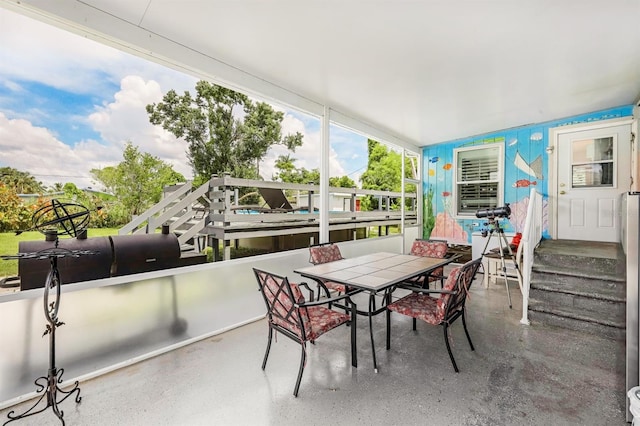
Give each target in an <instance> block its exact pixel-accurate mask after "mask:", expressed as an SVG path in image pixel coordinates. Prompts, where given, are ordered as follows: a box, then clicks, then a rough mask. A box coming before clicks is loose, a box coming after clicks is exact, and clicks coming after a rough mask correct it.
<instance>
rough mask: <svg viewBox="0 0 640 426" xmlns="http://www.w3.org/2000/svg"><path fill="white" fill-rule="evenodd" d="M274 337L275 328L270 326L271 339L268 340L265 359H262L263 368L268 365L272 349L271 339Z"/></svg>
mask: <svg viewBox="0 0 640 426" xmlns="http://www.w3.org/2000/svg"><path fill="white" fill-rule="evenodd" d="M272 337H273V328H271V326H269V340H268V341H267V350H266V352H265V353H264V360H263V361H262V369H263V370H264V368H265V367H266V366H267V358H269V350H270V349H271V339H272Z"/></svg>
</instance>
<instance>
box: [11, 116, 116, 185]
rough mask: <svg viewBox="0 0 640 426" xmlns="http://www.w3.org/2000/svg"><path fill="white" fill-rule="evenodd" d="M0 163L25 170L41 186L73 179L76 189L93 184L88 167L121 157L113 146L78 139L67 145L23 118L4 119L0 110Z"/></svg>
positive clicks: (97, 165)
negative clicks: (74, 142) (41, 184)
mask: <svg viewBox="0 0 640 426" xmlns="http://www.w3.org/2000/svg"><path fill="white" fill-rule="evenodd" d="M0 141H1V142H0V165H2V166H9V167H13V168H15V169H18V170H21V171H27V172H29V173H31V174H32V175H34V176H35V177H36V179H38V180H39V181H41V182H42V183H44V184H45V185H52V184H53V183H55V182H62V183H64V182H73V183H75V184H76V185H77V186H78V187H80V188H85V187H87V186H95V185H94V184H93V183H92V179H91V176H90V174H89V170H90V169H92V168H97V167H101V165H102V164H104V162H105V161H107V162H108V161H110V160H111V161H113V160H114V159H116V160H117V158H119V157H122V152H121V151H120V150H119V149H118V148H117V147H109V146H104V145H101V144H99V143H98V142H96V141H82V142H80V143H78V144H76V146H75V147H70V146H68V145H65V144H64V143H62V142H60V141H59V140H57V139H56V138H55V137H54V136H53V135H52V134H51V132H50V131H49V130H47V129H45V128H42V127H35V126H33V125H32V124H31V123H30V122H29V121H27V120H23V119H8V118H7V117H6V116H5V115H4V114H3V113H2V112H0Z"/></svg>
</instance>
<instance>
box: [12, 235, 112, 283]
mask: <svg viewBox="0 0 640 426" xmlns="http://www.w3.org/2000/svg"><path fill="white" fill-rule="evenodd" d="M87 233H88V235H89V238H91V237H104V236H107V235H118V229H116V228H100V229H97V228H96V229H93V228H92V229H89V230H87ZM65 238H68V237H65ZM20 241H44V235H42V234H41V233H39V232H37V231H29V232H24V233H22V234H20V235H16V234H15V232H4V233H0V256H2V255H9V256H10V255H14V254H16V253H18V243H19V242H20ZM15 275H18V261H17V260H15V259H11V260H4V259H0V278H2V277H11V276H15Z"/></svg>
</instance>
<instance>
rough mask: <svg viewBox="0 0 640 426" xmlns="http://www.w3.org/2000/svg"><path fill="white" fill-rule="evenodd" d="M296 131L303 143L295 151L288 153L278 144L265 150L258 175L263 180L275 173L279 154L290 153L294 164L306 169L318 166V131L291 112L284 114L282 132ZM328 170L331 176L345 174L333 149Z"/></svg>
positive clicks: (292, 132) (284, 133) (269, 178)
mask: <svg viewBox="0 0 640 426" xmlns="http://www.w3.org/2000/svg"><path fill="white" fill-rule="evenodd" d="M296 132H300V133H301V134H302V135H303V143H302V146H300V147H298V148H296V151H295V152H293V153H290V152H289V151H288V150H287V148H286V147H284V146H279V145H276V146H273V147H272V148H271V149H270V150H269V152H267V155H266V157H265V158H264V160H263V161H262V162H261V163H260V175H261V176H262V177H263V178H264V179H265V180H271V178H272V177H273V175H274V174H275V172H276V170H275V162H276V159H277V158H278V157H279V156H280V155H286V154H291V157H292V158H295V159H296V161H295V163H294V164H295V166H296V167H298V168H303V167H304V168H305V169H307V170H312V169H316V168H320V145H321V140H320V132H319V131H315V132H313V131H309V130H307V129H306V127H305V125H304V123H303V122H302V120H300V119H298V118H296V117H294V116H293V115H292V114H285V116H284V119H283V120H282V134H283V135H287V134H289V133H291V134H294V133H296ZM329 170H330V172H331V176H342V175H344V174H345V170H344V168H343V167H342V164H341V163H340V161H339V159H338V155H337V153H336V152H335V151H334V150H331V153H330V158H329Z"/></svg>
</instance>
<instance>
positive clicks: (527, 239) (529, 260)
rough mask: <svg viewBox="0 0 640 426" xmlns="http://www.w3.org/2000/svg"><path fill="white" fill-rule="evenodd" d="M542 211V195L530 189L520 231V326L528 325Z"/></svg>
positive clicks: (540, 232)
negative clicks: (534, 259)
mask: <svg viewBox="0 0 640 426" xmlns="http://www.w3.org/2000/svg"><path fill="white" fill-rule="evenodd" d="M542 226H543V209H542V195H540V193H538V191H536V190H535V188H531V194H530V195H529V205H528V206H527V217H526V219H525V222H524V229H523V230H522V239H521V240H520V246H522V270H521V272H522V319H521V320H520V323H521V324H525V325H529V316H528V310H529V288H530V286H531V268H532V267H533V252H534V250H535V248H536V247H537V246H538V244H539V243H540V241H541V240H542Z"/></svg>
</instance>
